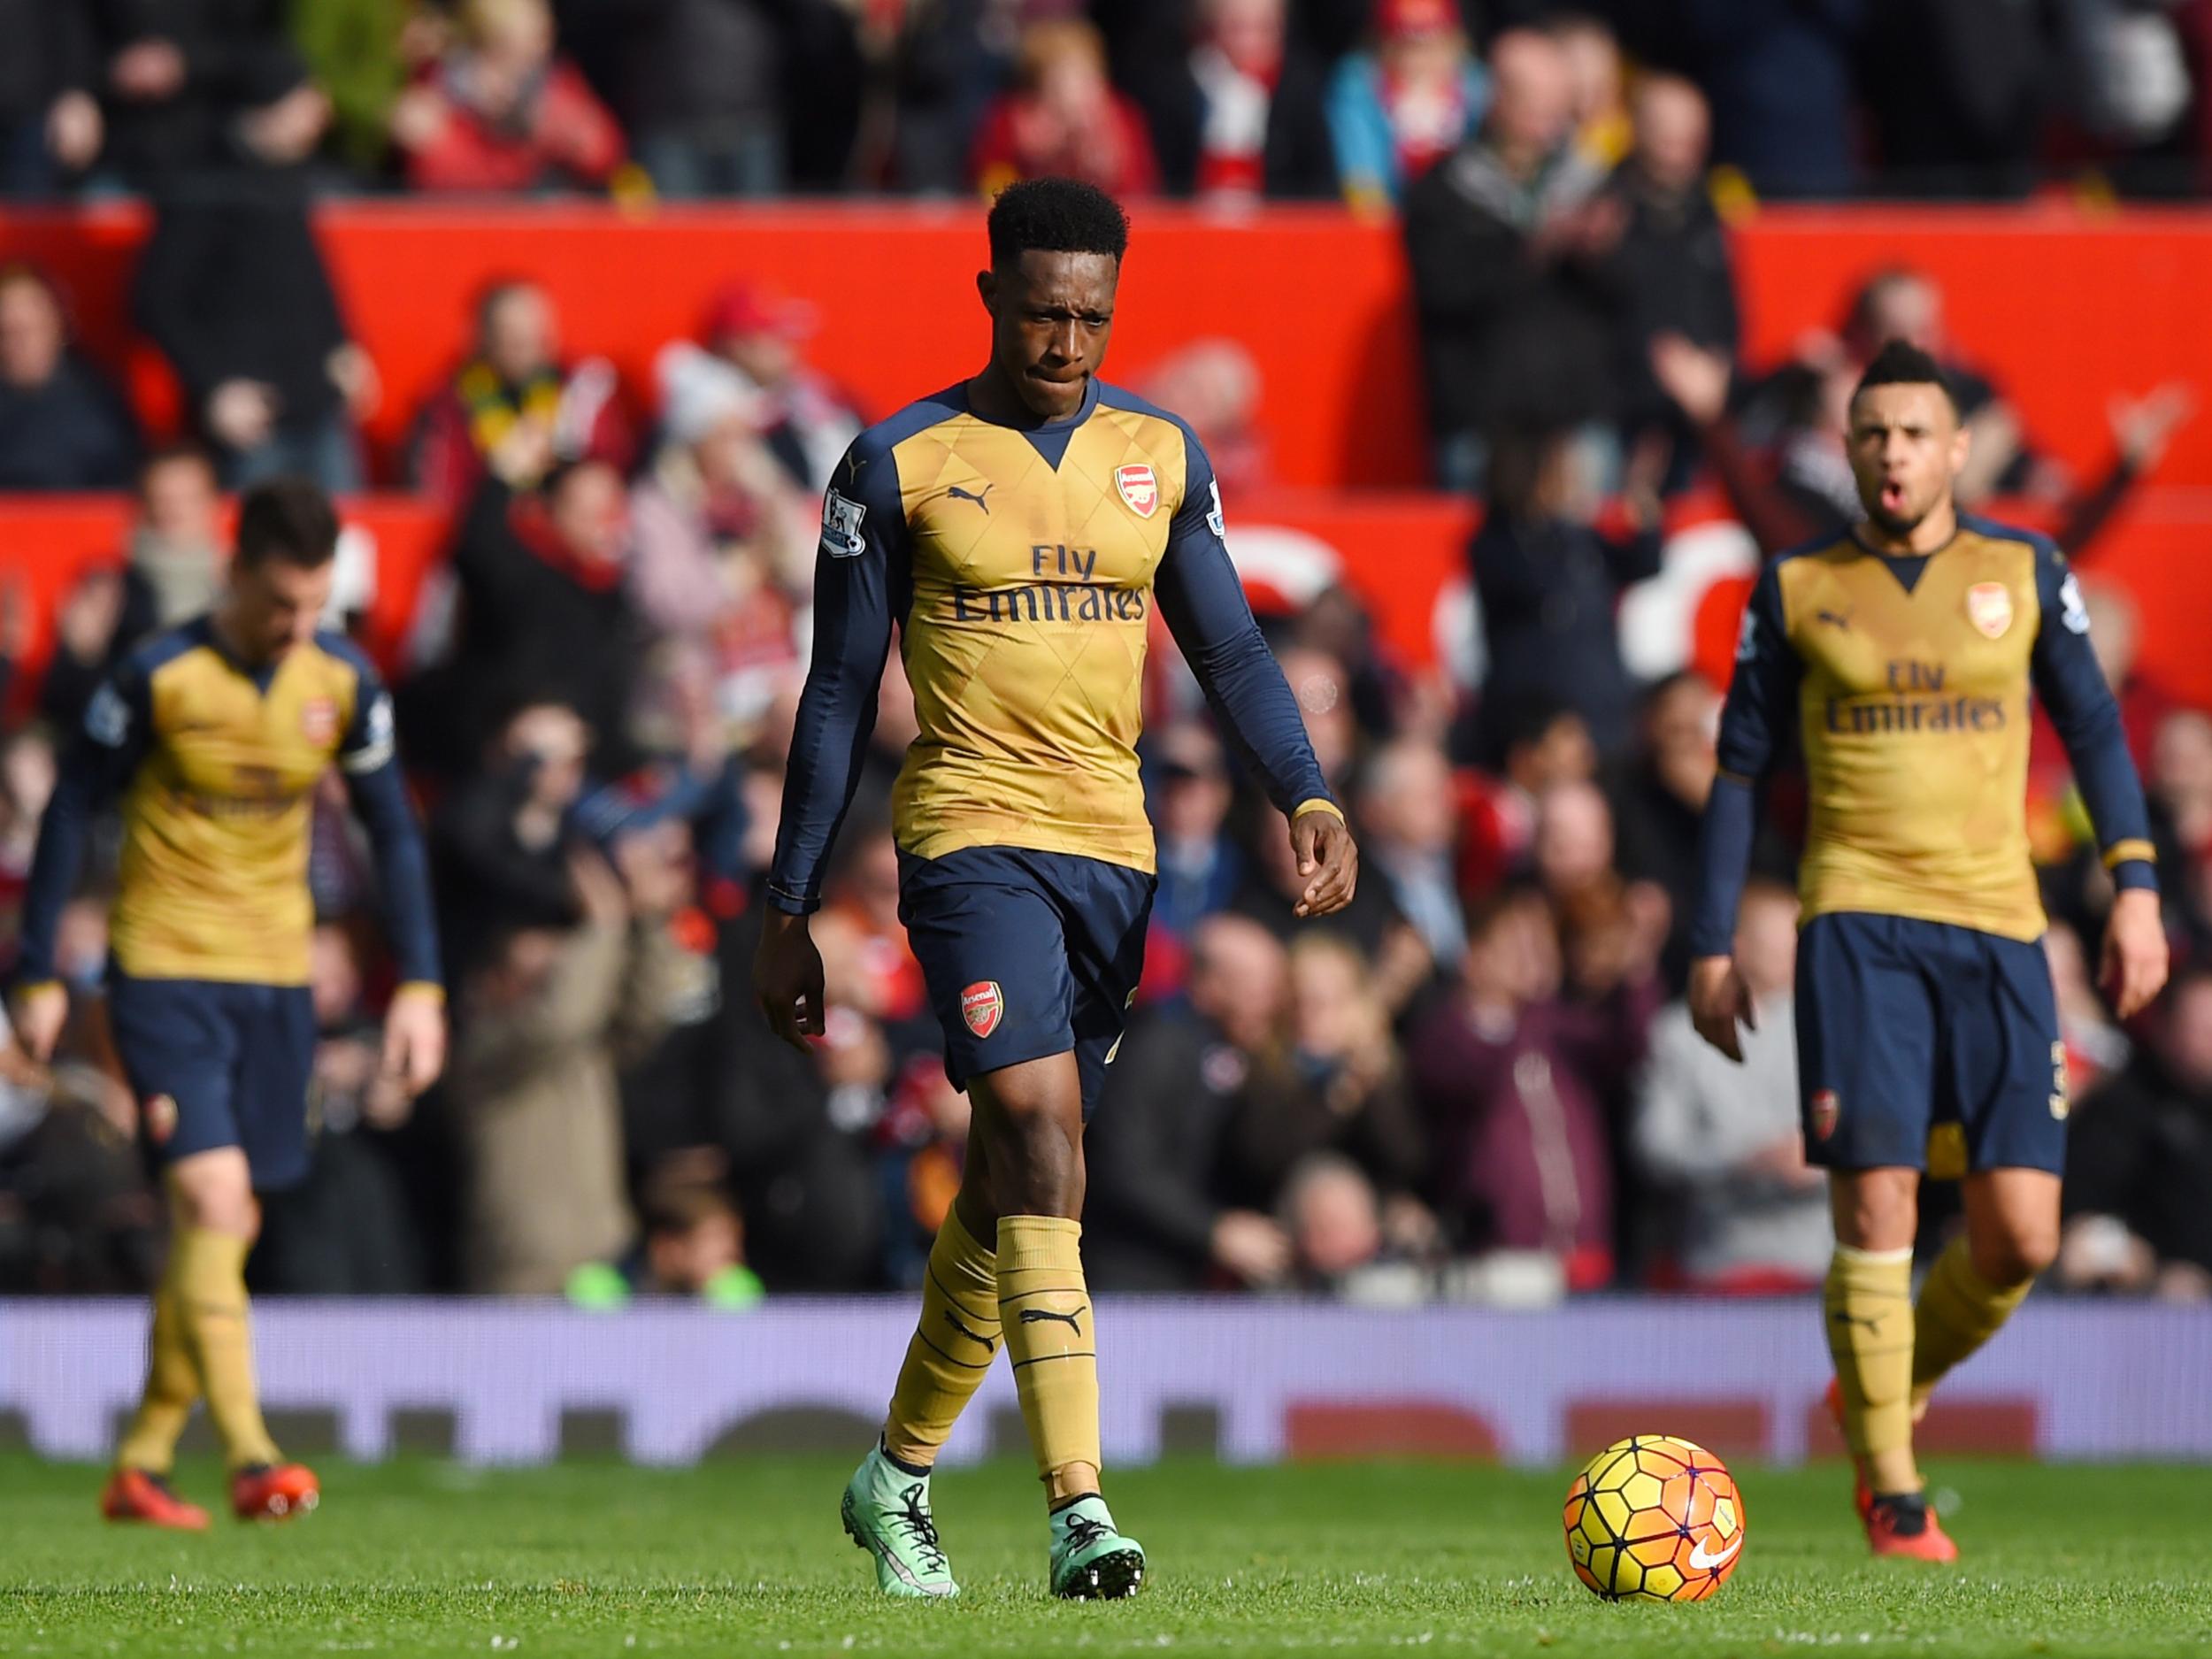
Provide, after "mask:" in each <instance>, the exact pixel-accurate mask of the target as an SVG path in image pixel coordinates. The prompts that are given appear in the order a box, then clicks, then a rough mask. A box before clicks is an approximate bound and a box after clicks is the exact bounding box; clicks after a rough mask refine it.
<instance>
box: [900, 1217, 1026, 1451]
mask: <svg viewBox="0 0 2212 1659" xmlns="http://www.w3.org/2000/svg"><path fill="white" fill-rule="evenodd" d="M998 1340H999V1324H998V1257H997V1256H995V1255H994V1254H993V1253H992V1252H991V1250H990V1248H988V1247H987V1246H985V1245H981V1244H979V1243H977V1242H976V1240H975V1235H974V1234H972V1233H970V1232H969V1231H968V1229H967V1228H966V1227H965V1226H964V1225H962V1224H961V1220H960V1210H959V1207H958V1206H957V1205H956V1206H954V1207H953V1208H952V1209H950V1210H947V1211H946V1212H945V1221H944V1225H942V1226H941V1227H939V1228H938V1229H937V1242H936V1243H935V1244H933V1245H932V1246H931V1247H930V1251H929V1272H928V1274H927V1276H926V1278H925V1279H923V1280H922V1317H921V1323H920V1325H918V1326H917V1327H916V1328H915V1332H914V1340H912V1341H910V1342H909V1343H908V1344H907V1345H906V1363H904V1364H902V1365H901V1366H900V1367H899V1381H898V1386H897V1387H895V1388H894V1389H893V1390H892V1391H891V1410H890V1414H889V1415H888V1416H887V1417H886V1418H885V1419H884V1424H883V1449H884V1450H885V1451H887V1452H888V1453H889V1454H890V1455H892V1456H893V1457H895V1458H896V1459H897V1460H898V1461H899V1462H900V1463H902V1464H906V1465H909V1466H910V1467H914V1468H919V1469H926V1468H928V1467H930V1466H931V1465H932V1464H933V1463H935V1462H936V1461H937V1454H938V1452H939V1451H940V1450H941V1449H942V1448H943V1447H944V1444H945V1437H946V1436H947V1435H949V1434H950V1433H951V1432H952V1425H953V1424H954V1423H955V1422H956V1421H957V1420H958V1419H959V1417H960V1413H961V1411H962V1410H963V1409H964V1408H965V1407H966V1405H967V1403H968V1402H969V1400H970V1399H971V1398H972V1397H973V1395H974V1394H975V1391H976V1389H977V1388H978V1387H979V1386H981V1385H982V1382H983V1379H984V1378H985V1377H986V1376H987V1375H988V1374H989V1373H990V1370H991V1359H992V1356H994V1355H995V1354H996V1353H997V1352H998Z"/></svg>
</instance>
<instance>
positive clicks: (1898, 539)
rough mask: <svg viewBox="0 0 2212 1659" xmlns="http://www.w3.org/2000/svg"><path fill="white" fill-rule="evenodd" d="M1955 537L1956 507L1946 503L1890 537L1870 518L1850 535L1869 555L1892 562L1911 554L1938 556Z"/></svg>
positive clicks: (1957, 530)
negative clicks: (1874, 554)
mask: <svg viewBox="0 0 2212 1659" xmlns="http://www.w3.org/2000/svg"><path fill="white" fill-rule="evenodd" d="M1958 533H1959V512H1958V508H1957V506H1956V504H1955V503H1951V502H1948V501H1946V502H1942V503H1939V504H1938V505H1937V506H1936V507H1935V508H1934V509H1933V510H1932V511H1931V512H1930V513H1929V514H1928V515H1927V517H1926V518H1923V519H1921V520H1920V522H1919V523H1917V524H1916V525H1914V526H1911V527H1910V528H1909V529H1907V530H1904V531H1902V532H1897V533H1893V532H1891V531H1887V530H1885V529H1883V528H1882V526H1880V525H1879V524H1878V523H1876V522H1875V520H1873V519H1872V518H1863V519H1861V520H1860V521H1859V523H1858V526H1857V527H1856V528H1855V529H1854V530H1853V531H1852V533H1851V534H1852V536H1853V537H1854V539H1855V540H1856V541H1857V542H1858V544H1859V545H1860V546H1861V547H1863V548H1864V549H1866V550H1867V551H1868V552H1870V553H1886V554H1887V555H1889V556H1890V557H1892V558H1900V557H1909V556H1911V555H1913V554H1920V553H1940V552H1941V551H1942V550H1943V549H1945V548H1946V547H1947V546H1949V545H1950V541H1951V538H1952V537H1953V536H1955V535H1956V534H1958Z"/></svg>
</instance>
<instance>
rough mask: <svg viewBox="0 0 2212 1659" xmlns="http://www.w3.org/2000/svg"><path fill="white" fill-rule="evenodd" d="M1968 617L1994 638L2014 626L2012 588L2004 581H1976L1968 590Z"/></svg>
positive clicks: (2001, 635) (1999, 638)
mask: <svg viewBox="0 0 2212 1659" xmlns="http://www.w3.org/2000/svg"><path fill="white" fill-rule="evenodd" d="M1966 619H1967V620H1968V621H1969V622H1970V623H1972V624H1973V625H1974V626H1976V627H1978V628H1979V629H1980V630H1981V631H1982V632H1983V633H1984V634H1986V635H1987V636H1988V637H1989V638H1991V639H1993V640H2001V639H2002V638H2004V636H2005V630H2006V629H2007V628H2008V627H2010V626H2012V590H2011V589H2010V588H2007V587H2006V586H2005V585H2004V583H2002V582H1976V583H1975V584H1974V585H1973V586H1972V587H1971V588H1968V589H1967V590H1966Z"/></svg>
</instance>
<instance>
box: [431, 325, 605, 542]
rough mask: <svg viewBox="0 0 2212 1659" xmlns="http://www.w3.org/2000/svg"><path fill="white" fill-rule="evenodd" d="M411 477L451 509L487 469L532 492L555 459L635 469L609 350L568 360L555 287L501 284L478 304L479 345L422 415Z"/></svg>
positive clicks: (461, 502)
mask: <svg viewBox="0 0 2212 1659" xmlns="http://www.w3.org/2000/svg"><path fill="white" fill-rule="evenodd" d="M410 449H411V454H410V457H409V464H408V469H407V470H408V477H409V480H411V482H412V483H413V485H414V487H415V488H416V489H418V490H419V491H420V492H421V493H422V494H424V495H428V496H430V497H432V498H433V499H434V500H436V501H438V502H441V503H444V504H445V505H447V506H449V507H455V508H458V507H460V506H462V505H464V504H465V503H467V502H468V501H469V499H470V498H471V497H472V496H473V495H475V493H476V487H477V485H478V484H479V483H480V482H481V481H482V480H483V478H484V475H485V473H486V472H492V473H495V474H496V475H497V476H498V477H499V478H500V479H501V480H503V482H505V483H506V484H508V485H509V486H511V488H517V489H526V488H529V487H531V486H532V485H534V484H535V483H536V482H537V481H538V480H540V479H541V478H542V477H544V476H545V474H546V472H547V471H548V470H549V468H551V467H552V466H553V465H555V464H556V463H558V462H562V461H577V460H585V459H590V460H595V461H606V462H609V463H611V465H614V466H616V467H618V468H620V469H625V470H626V469H627V468H628V466H629V465H630V462H631V459H632V457H633V453H634V444H633V440H632V436H631V432H630V423H629V420H628V418H627V417H626V414H625V413H624V411H623V408H622V404H621V401H620V399H619V397H618V395H617V383H616V379H615V372H614V367H613V365H611V364H610V363H608V362H607V360H606V359H605V358H603V357H587V358H585V359H584V360H583V361H582V362H580V363H577V364H574V365H563V364H562V362H561V357H560V319H559V316H558V314H557V312H556V311H554V309H553V301H552V298H551V296H549V295H548V294H547V293H546V291H545V290H544V289H543V288H539V287H538V286H537V285H536V284H534V283H531V282H501V283H497V284H495V285H494V286H493V287H491V288H488V289H486V290H485V293H484V296H483V297H482V298H481V299H480V300H479V301H478V302H477V307H476V347H475V349H474V351H473V352H472V353H471V355H470V357H469V360H468V361H467V362H466V363H465V364H463V365H461V368H460V371H459V372H458V373H457V374H455V375H454V377H453V379H452V380H451V381H450V382H449V384H448V385H447V387H446V388H445V389H444V390H443V391H442V392H440V393H439V394H438V395H437V396H435V397H434V398H433V399H432V400H431V401H430V402H429V403H426V405H424V407H423V411H422V413H421V414H420V415H419V416H418V417H417V418H416V421H415V434H414V438H413V441H412V442H411V446H410Z"/></svg>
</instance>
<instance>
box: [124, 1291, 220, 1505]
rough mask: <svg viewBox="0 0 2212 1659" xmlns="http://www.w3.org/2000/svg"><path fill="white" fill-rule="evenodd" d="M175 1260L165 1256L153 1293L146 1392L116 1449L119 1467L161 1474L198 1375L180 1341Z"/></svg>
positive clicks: (196, 1390)
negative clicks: (162, 1270)
mask: <svg viewBox="0 0 2212 1659" xmlns="http://www.w3.org/2000/svg"><path fill="white" fill-rule="evenodd" d="M176 1263H177V1256H176V1253H175V1252H174V1251H172V1252H171V1253H170V1256H169V1266H168V1268H167V1270H166V1271H164V1272H163V1274H162V1276H161V1283H160V1285H159V1286H157V1288H156V1289H155V1291H154V1326H153V1336H152V1340H150V1343H149V1344H148V1352H147V1357H146V1391H145V1393H144V1394H142V1395H141V1396H140V1398H139V1402H138V1412H137V1415H136V1416H134V1417H132V1418H131V1425H130V1427H129V1428H128V1429H127V1430H126V1431H125V1432H124V1435H123V1443H122V1444H121V1445H120V1446H119V1447H117V1448H115V1466H116V1467H117V1468H118V1469H142V1470H144V1471H146V1472H147V1473H149V1474H153V1475H165V1474H167V1473H168V1472H169V1471H170V1470H171V1469H172V1468H173V1466H174V1465H175V1463H176V1460H177V1437H178V1436H179V1435H180V1434H182V1433H183V1432H184V1425H185V1421H186V1419H188V1417H191V1415H192V1406H193V1402H196V1400H198V1399H199V1397H200V1373H199V1372H198V1371H196V1369H194V1367H193V1364H192V1352H191V1349H190V1348H188V1347H186V1345H185V1340H184V1318H183V1316H182V1314H181V1313H180V1310H179V1309H178V1307H177V1286H176Z"/></svg>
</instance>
